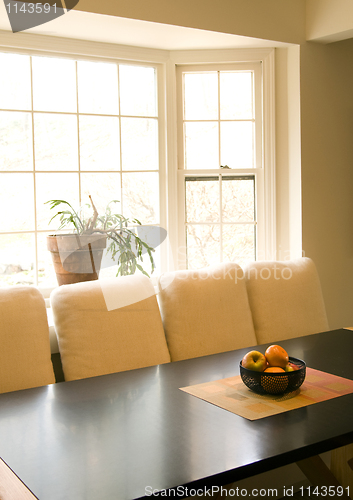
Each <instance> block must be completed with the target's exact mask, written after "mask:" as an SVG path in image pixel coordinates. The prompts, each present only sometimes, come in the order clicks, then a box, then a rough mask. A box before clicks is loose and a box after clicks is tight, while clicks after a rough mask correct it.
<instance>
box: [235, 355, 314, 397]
mask: <svg viewBox="0 0 353 500" xmlns="http://www.w3.org/2000/svg"><path fill="white" fill-rule="evenodd" d="M289 361H290V363H294V364H295V365H297V366H299V370H295V371H293V372H284V373H282V372H280V373H271V372H266V373H265V372H257V371H254V370H249V369H248V368H244V367H243V366H242V364H241V361H240V376H241V379H242V381H243V382H244V384H245V385H246V386H247V387H249V389H251V390H252V391H254V392H257V393H258V394H285V393H287V392H293V391H295V390H297V389H299V387H300V386H301V385H302V383H303V382H304V380H305V375H306V365H305V362H304V361H302V360H301V359H297V358H292V357H289Z"/></svg>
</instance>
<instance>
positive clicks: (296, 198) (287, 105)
mask: <svg viewBox="0 0 353 500" xmlns="http://www.w3.org/2000/svg"><path fill="white" fill-rule="evenodd" d="M275 53H276V62H275V72H276V80H275V85H276V204H277V213H276V227H277V255H276V258H277V259H278V260H285V259H289V258H291V259H293V258H298V257H300V256H301V254H302V202H301V155H300V48H299V46H298V45H293V46H291V47H289V48H281V49H276V52H275Z"/></svg>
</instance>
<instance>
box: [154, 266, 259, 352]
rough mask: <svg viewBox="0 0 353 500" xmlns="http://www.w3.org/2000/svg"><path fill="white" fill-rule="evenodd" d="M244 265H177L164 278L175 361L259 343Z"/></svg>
mask: <svg viewBox="0 0 353 500" xmlns="http://www.w3.org/2000/svg"><path fill="white" fill-rule="evenodd" d="M242 276H243V271H242V269H241V268H240V267H239V266H238V265H237V264H232V263H228V264H219V265H216V266H212V267H209V268H206V269H201V270H190V271H177V272H175V273H174V279H173V281H171V283H170V284H168V285H166V286H165V282H167V283H168V281H170V274H166V275H162V276H161V278H160V280H159V290H160V292H159V295H158V297H159V303H160V309H161V313H162V319H163V325H164V330H165V334H166V337H167V342H168V347H169V352H170V355H171V359H172V361H178V360H181V359H188V358H194V357H198V356H205V355H208V354H214V353H218V352H224V351H231V350H233V349H240V348H241V347H248V346H252V345H255V344H256V337H255V332H254V327H253V322H252V318H251V312H250V308H249V302H248V297H247V293H246V287H245V282H244V279H242Z"/></svg>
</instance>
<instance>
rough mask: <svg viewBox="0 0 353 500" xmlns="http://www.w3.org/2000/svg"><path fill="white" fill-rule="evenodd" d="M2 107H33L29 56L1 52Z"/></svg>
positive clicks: (0, 104)
mask: <svg viewBox="0 0 353 500" xmlns="http://www.w3.org/2000/svg"><path fill="white" fill-rule="evenodd" d="M0 68H1V71H0V108H4V109H31V67H30V58H29V56H23V55H19V54H3V53H0Z"/></svg>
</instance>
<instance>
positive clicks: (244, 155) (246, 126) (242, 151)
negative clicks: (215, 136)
mask: <svg viewBox="0 0 353 500" xmlns="http://www.w3.org/2000/svg"><path fill="white" fill-rule="evenodd" d="M253 135H254V127H253V123H252V122H226V123H224V122H223V123H221V164H222V165H228V166H229V167H230V168H252V167H253V166H254V140H253Z"/></svg>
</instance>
